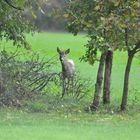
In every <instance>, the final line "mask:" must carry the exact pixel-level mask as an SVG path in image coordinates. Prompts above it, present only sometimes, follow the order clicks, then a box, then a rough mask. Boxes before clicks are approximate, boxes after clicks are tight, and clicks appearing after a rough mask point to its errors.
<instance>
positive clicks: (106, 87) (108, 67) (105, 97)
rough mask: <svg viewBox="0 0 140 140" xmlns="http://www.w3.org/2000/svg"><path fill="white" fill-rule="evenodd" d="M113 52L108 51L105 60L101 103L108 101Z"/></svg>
mask: <svg viewBox="0 0 140 140" xmlns="http://www.w3.org/2000/svg"><path fill="white" fill-rule="evenodd" d="M112 58H113V52H112V51H108V52H107V54H106V60H105V72H104V87H103V103H104V104H107V103H110V84H111V70H112Z"/></svg>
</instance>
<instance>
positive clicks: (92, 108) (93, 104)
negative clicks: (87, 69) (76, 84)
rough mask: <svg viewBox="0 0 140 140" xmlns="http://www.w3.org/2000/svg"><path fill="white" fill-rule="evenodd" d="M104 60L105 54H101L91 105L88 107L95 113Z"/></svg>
mask: <svg viewBox="0 0 140 140" xmlns="http://www.w3.org/2000/svg"><path fill="white" fill-rule="evenodd" d="M105 58H106V53H102V55H101V57H100V63H99V68H98V73H97V79H96V84H95V94H94V99H93V103H92V104H91V106H90V108H91V110H92V111H95V110H96V109H97V107H98V106H99V100H100V94H101V86H102V81H103V71H104V63H105Z"/></svg>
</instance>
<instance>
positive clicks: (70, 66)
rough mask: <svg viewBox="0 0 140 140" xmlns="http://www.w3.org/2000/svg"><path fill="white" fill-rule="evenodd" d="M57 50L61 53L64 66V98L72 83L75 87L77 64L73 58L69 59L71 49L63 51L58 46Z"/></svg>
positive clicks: (60, 58) (60, 56)
mask: <svg viewBox="0 0 140 140" xmlns="http://www.w3.org/2000/svg"><path fill="white" fill-rule="evenodd" d="M57 52H58V54H59V60H60V62H61V66H62V98H63V96H64V95H65V94H66V93H67V94H68V89H69V87H70V83H71V84H72V88H73V78H74V73H75V65H74V62H73V60H71V59H68V58H67V55H68V54H69V53H70V49H67V50H65V51H62V50H61V49H59V47H57Z"/></svg>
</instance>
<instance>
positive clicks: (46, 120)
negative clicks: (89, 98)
mask: <svg viewBox="0 0 140 140" xmlns="http://www.w3.org/2000/svg"><path fill="white" fill-rule="evenodd" d="M0 117H1V120H0V139H1V140H19V139H20V140H25V139H26V140H44V139H51V140H63V139H66V140H78V139H80V140H85V139H86V140H91V139H98V140H105V139H113V140H118V139H119V140H131V139H133V140H139V139H140V135H139V129H140V123H139V119H138V118H139V117H140V116H138V115H137V116H135V118H134V117H132V116H128V115H126V114H117V115H108V114H104V115H103V114H98V113H97V114H93V115H92V114H73V115H71V114H61V115H58V114H57V115H56V114H41V113H39V114H38V113H33V114H31V113H30V114H28V113H23V112H20V111H18V112H16V111H14V112H11V111H3V113H0Z"/></svg>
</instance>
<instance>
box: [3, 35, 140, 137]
mask: <svg viewBox="0 0 140 140" xmlns="http://www.w3.org/2000/svg"><path fill="white" fill-rule="evenodd" d="M27 40H28V41H29V43H30V44H31V46H32V50H33V51H36V52H39V53H40V54H41V55H42V56H46V57H53V56H56V59H57V57H58V56H57V52H56V47H57V46H59V47H60V48H71V53H70V55H69V58H71V59H73V60H74V61H75V64H76V69H77V70H78V71H79V72H80V73H81V76H82V77H89V78H90V79H92V80H93V82H95V79H96V73H97V67H98V63H96V64H95V65H94V66H90V65H89V64H87V63H85V62H80V61H79V57H81V56H82V55H83V54H84V49H85V48H84V47H83V46H84V44H86V42H87V37H86V36H85V35H84V34H80V35H78V36H76V37H74V36H72V35H71V34H67V33H50V32H48V33H40V34H37V33H36V34H35V35H34V36H33V37H32V36H31V35H27ZM2 44H3V45H4V46H5V48H6V47H7V48H8V49H9V51H13V48H11V43H6V42H5V41H3V42H2ZM3 45H1V46H3ZM126 60H127V55H126V53H125V52H121V53H120V52H116V53H115V55H114V63H113V71H112V86H111V92H112V94H111V101H112V104H115V106H118V107H119V104H120V98H121V94H122V87H123V86H122V85H123V74H124V70H125V64H126ZM56 69H58V70H61V67H60V64H59V62H58V65H57V66H56ZM139 72H140V61H138V59H137V58H135V59H134V61H133V66H132V70H131V74H130V88H129V101H128V103H129V104H130V105H131V107H132V108H133V106H136V109H135V107H134V109H133V110H131V111H130V112H129V111H128V112H126V113H120V112H114V113H113V112H112V111H111V110H110V112H109V113H108V112H102V113H100V112H97V113H95V114H91V113H85V112H84V111H79V112H78V113H77V112H75V113H70V112H69V110H67V112H64V113H59V112H52V113H25V112H24V111H20V110H18V111H17V110H13V109H8V110H4V109H1V110H0V140H44V139H46V140H63V139H64V140H79V139H80V140H93V139H95V140H110V139H112V140H132V139H133V140H139V139H140V103H139V101H140V82H139V81H140V74H139ZM93 90H94V87H93ZM91 96H92V95H91ZM90 102H91V101H89V103H90ZM118 103H119V104H118ZM81 110H82V108H81Z"/></svg>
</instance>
